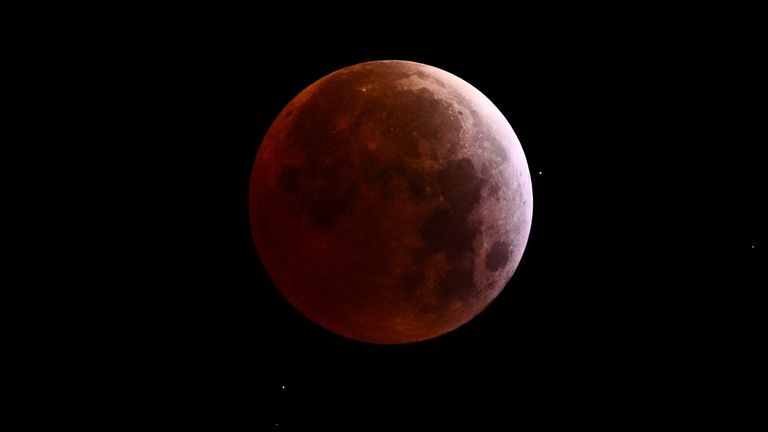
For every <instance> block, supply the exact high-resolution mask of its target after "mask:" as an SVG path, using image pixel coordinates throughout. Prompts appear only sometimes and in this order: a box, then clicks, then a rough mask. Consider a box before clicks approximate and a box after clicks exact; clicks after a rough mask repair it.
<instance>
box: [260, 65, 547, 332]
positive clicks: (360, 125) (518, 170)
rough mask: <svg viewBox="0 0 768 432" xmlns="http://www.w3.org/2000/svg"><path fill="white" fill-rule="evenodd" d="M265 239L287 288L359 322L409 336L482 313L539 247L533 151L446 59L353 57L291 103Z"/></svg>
mask: <svg viewBox="0 0 768 432" xmlns="http://www.w3.org/2000/svg"><path fill="white" fill-rule="evenodd" d="M249 211H250V222H251V229H252V232H253V240H254V242H255V245H256V250H257V251H258V254H259V257H260V258H261V260H262V263H263V264H264V268H265V269H266V271H267V273H268V274H269V276H270V277H271V278H272V281H273V282H274V283H275V285H276V286H277V288H278V290H279V291H280V292H281V293H282V294H283V295H284V296H285V298H286V299H287V300H288V302H290V303H291V304H292V305H293V306H294V307H295V308H296V309H298V310H299V311H300V312H301V313H302V314H303V315H304V316H306V317H307V318H309V319H310V320H312V321H314V322H315V323H317V324H319V325H320V326H322V327H324V328H326V329H328V330H330V331H332V332H334V333H337V334H339V335H342V336H344V337H347V338H350V339H354V340H358V341H364V342H371V343H377V344H399V343H409V342H416V341H421V340H426V339H430V338H434V337H436V336H440V335H442V334H445V333H447V332H450V331H451V330H454V329H456V328H457V327H459V326H461V325H463V324H465V323H466V322H468V321H470V320H471V319H472V318H473V317H475V316H476V315H477V314H478V313H480V312H481V311H482V310H483V309H484V308H485V307H486V306H488V304H490V303H491V301H493V299H494V298H496V296H498V294H499V293H500V292H501V291H502V290H503V289H504V287H505V286H506V285H507V283H508V282H509V280H510V278H511V277H512V274H513V273H514V272H515V269H516V268H517V266H518V264H519V262H520V259H521V257H522V255H523V250H524V249H525V246H526V243H527V241H528V234H529V232H530V227H531V218H532V214H533V195H532V190H531V177H530V172H529V170H528V164H527V162H526V159H525V154H524V153H523V149H522V147H521V146H520V142H519V141H518V139H517V136H516V135H515V133H514V131H513V130H512V127H511V126H510V125H509V123H508V122H507V120H506V119H505V118H504V115H502V113H501V112H500V111H499V110H498V109H497V108H496V107H495V106H494V105H493V103H491V101H490V100H488V98H486V97H485V96H484V95H483V94H482V93H480V92H479V91H478V90H477V89H475V88H474V87H472V86H471V85H470V84H468V83H467V82H465V81H463V80H462V79H460V78H458V77H456V76H455V75H452V74H450V73H448V72H445V71H443V70H441V69H438V68H435V67H432V66H428V65H424V64H420V63H414V62H407V61H374V62H368V63H361V64H357V65H354V66H350V67H346V68H344V69H340V70H338V71H336V72H333V73H331V74H330V75H327V76H325V77H323V78H321V79H320V80H318V81H316V82H315V83H314V84H312V85H310V86H309V87H307V88H306V89H305V90H303V91H302V92H301V93H299V94H298V95H297V96H296V97H295V98H294V99H293V100H291V101H290V102H289V103H288V105H287V106H286V107H285V108H284V109H283V110H282V112H280V114H279V115H278V116H277V118H276V119H275V121H274V122H273V123H272V126H271V127H270V128H269V131H268V132H267V134H266V136H265V137H264V140H263V142H262V143H261V146H260V147H259V150H258V152H257V154H256V160H255V162H254V165H253V171H252V175H251V182H250V188H249Z"/></svg>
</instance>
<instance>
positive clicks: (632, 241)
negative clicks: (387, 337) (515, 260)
mask: <svg viewBox="0 0 768 432" xmlns="http://www.w3.org/2000/svg"><path fill="white" fill-rule="evenodd" d="M525 5H526V6H517V5H516V6H514V7H509V8H495V9H494V8H487V9H486V8H480V7H477V8H469V10H468V9H467V6H466V5H461V6H460V7H455V8H451V7H448V6H447V5H443V6H441V8H440V9H438V10H435V11H433V12H431V13H429V14H416V13H415V12H414V11H412V9H413V7H414V6H413V5H410V4H400V5H392V6H386V7H385V6H383V5H382V6H380V7H379V8H376V9H373V8H371V9H370V10H365V8H363V10H360V11H355V10H353V9H340V10H338V11H334V10H330V9H327V8H316V9H313V10H307V9H304V8H301V7H298V6H296V7H292V6H287V7H284V8H281V9H279V10H278V9H267V8H254V9H253V10H244V9H243V10H241V9H229V10H222V9H216V10H208V9H198V10H184V11H183V12H182V11H163V12H160V11H157V10H151V11H141V10H134V9H130V8H115V9H112V10H87V11H86V10H82V11H79V12H75V13H72V12H73V11H71V10H70V11H69V12H70V13H67V14H63V13H59V12H57V11H54V10H49V11H47V12H45V13H39V14H36V15H27V16H25V17H24V18H27V19H24V20H22V19H21V16H17V15H14V14H5V15H4V16H3V17H2V18H0V19H1V20H2V28H3V29H4V35H5V36H4V39H5V42H6V43H7V46H8V49H7V50H6V62H4V63H5V67H4V69H8V70H10V71H11V72H12V78H10V79H6V80H5V82H4V83H3V84H2V86H0V88H2V89H3V93H4V94H5V97H4V98H3V99H4V102H0V107H2V110H3V111H2V116H3V118H4V121H3V123H6V122H7V124H8V125H9V126H10V128H9V129H6V130H9V131H10V133H9V134H8V135H7V136H8V137H9V138H8V140H7V141H6V144H10V146H7V145H6V146H4V147H5V148H6V149H8V150H5V151H10V158H9V159H5V160H6V161H7V160H10V162H11V166H10V168H11V170H10V172H15V171H17V170H18V174H15V175H13V176H12V179H11V181H9V182H8V183H7V184H8V185H9V186H10V191H9V193H8V194H7V195H6V196H7V197H8V201H7V202H9V203H10V205H9V206H8V207H7V208H6V209H5V211H6V214H7V215H8V223H7V228H8V231H7V234H6V237H7V239H8V240H9V241H8V242H5V243H6V244H7V245H9V246H10V247H9V254H8V256H9V257H8V258H6V265H7V266H8V269H9V271H8V272H7V274H8V276H9V277H8V281H7V283H5V284H4V285H5V287H4V289H3V291H4V296H7V297H8V300H7V301H3V302H2V310H3V318H4V319H5V321H6V324H5V325H4V332H5V336H4V344H3V353H4V357H6V358H8V359H10V364H11V366H9V367H7V368H6V369H5V370H4V371H3V374H2V377H3V382H4V384H3V388H4V389H7V390H6V392H7V394H8V396H9V401H10V402H9V403H8V404H7V405H6V408H8V409H9V410H10V414H11V416H12V417H13V418H17V419H21V420H22V421H23V422H24V424H25V425H27V427H29V428H30V430H31V428H33V427H36V428H38V429H37V430H41V429H42V428H43V426H42V425H50V426H51V427H53V426H54V425H55V426H56V427H57V429H59V428H60V427H61V426H62V425H64V424H73V425H76V426H78V427H94V428H96V429H100V430H114V431H123V430H125V431H136V430H147V431H151V430H169V429H175V428H179V429H180V428H185V429H187V430H214V429H215V430H233V431H240V430H356V431H368V430H397V431H405V430H433V428H435V429H436V428H449V427H450V428H451V430H452V429H453V428H454V427H456V426H457V425H468V426H470V428H471V429H470V430H541V429H548V428H550V427H558V428H559V430H610V431H621V430H658V429H659V428H666V427H671V428H674V429H676V430H709V429H712V430H720V428H719V427H718V426H717V425H719V424H721V423H722V424H726V425H728V429H729V430H760V429H759V427H758V426H757V425H758V422H759V421H760V418H761V416H762V415H764V413H765V412H766V410H768V396H766V392H765V387H764V386H763V385H762V384H761V380H763V379H764V378H765V377H766V367H765V364H766V362H767V361H768V358H766V356H765V354H764V351H765V350H764V348H765V347H764V345H765V339H766V337H767V336H768V335H767V334H766V329H767V327H766V322H765V321H766V318H765V317H764V316H765V310H766V306H768V304H767V303H768V295H766V293H765V286H766V284H765V278H764V269H765V264H764V263H765V261H764V252H763V251H762V248H764V235H765V219H766V215H765V212H764V210H760V208H761V207H763V204H764V203H763V201H764V192H763V190H762V189H761V188H759V187H758V185H759V183H760V182H761V181H763V178H762V177H763V175H762V170H763V160H762V153H763V150H762V147H763V144H764V142H765V138H764V133H763V130H762V128H760V127H758V126H761V123H763V122H764V100H765V99H764V98H763V97H762V96H761V91H762V90H763V87H764V79H765V78H764V77H765V68H764V67H763V66H760V63H761V60H764V59H761V57H762V56H763V52H764V49H765V45H764V43H763V42H762V39H761V36H762V34H761V33H762V31H763V29H762V28H761V26H762V24H761V22H762V21H763V19H762V18H761V17H763V15H761V11H759V10H757V9H746V8H744V9H741V8H739V7H737V6H734V5H731V6H727V7H726V6H725V5H724V4H723V5H721V6H716V7H713V8H711V9H707V10H705V9H704V8H701V7H698V6H695V5H694V3H692V2H689V3H686V4H685V5H681V6H680V7H678V8H677V9H675V10H672V9H669V7H668V6H664V5H659V6H653V5H649V4H648V3H646V2H634V3H623V4H618V3H611V4H610V5H609V6H606V7H603V6H598V5H597V3H591V2H578V3H574V4H573V5H571V6H561V5H556V4H554V3H544V2H528V3H525ZM763 18H764V17H763ZM377 59H402V60H412V61H418V62H423V63H427V64H431V65H433V66H436V67H439V68H441V69H445V70H447V71H449V72H451V73H454V74H456V75H458V76H460V77H461V78H463V79H465V80H466V81H468V82H469V83H471V84H472V85H474V86H475V87H477V88H478V89H479V90H480V91H482V92H483V93H484V94H485V95H486V96H488V97H489V98H490V99H491V100H492V101H493V102H494V103H495V104H496V106H497V107H498V108H499V109H500V110H501V111H502V112H503V113H504V115H505V116H506V117H507V119H508V120H509V122H510V124H511V125H512V127H513V128H514V129H515V131H516V133H517V135H518V137H519V138H520V141H521V143H522V145H523V148H524V150H525V152H526V156H527V158H528V162H529V166H530V169H531V172H532V175H533V182H534V183H533V188H534V189H533V190H534V220H533V227H532V232H531V236H530V239H529V243H528V247H527V249H526V252H525V255H524V257H523V260H522V262H521V264H520V266H519V268H518V270H517V273H516V274H515V276H514V277H513V279H512V281H511V282H510V284H509V285H508V286H507V288H506V289H505V290H504V291H503V292H502V294H501V295H500V296H499V297H498V298H497V299H496V300H495V301H494V302H493V303H492V304H491V305H490V306H489V307H488V308H487V309H486V310H485V311H484V312H483V313H482V314H480V315H479V316H478V317H477V318H476V319H475V320H473V321H471V322H470V323H468V324H467V325H465V326H463V327H461V328H459V329H458V330H456V331H454V332H452V333H449V334H447V335H445V336H442V337H439V338H437V339H433V340H430V341H426V342H422V343H417V344H412V345H404V346H377V345H368V344H363V343H358V342H354V341H350V340H346V339H344V338H341V337H339V336H336V335H334V334H331V333H329V332H327V331H325V330H323V329H322V328H320V327H318V326H316V325H314V324H313V323H311V322H309V321H308V320H306V319H304V318H303V317H302V316H301V315H300V314H299V313H298V312H297V311H296V310H294V309H293V308H292V307H291V306H290V305H289V304H288V303H287V302H286V301H285V300H284V299H283V298H282V297H281V295H280V294H279V292H278V291H277V290H276V288H275V286H274V285H273V284H272V283H271V281H270V280H269V278H268V276H267V275H266V273H265V271H264V269H263V268H262V267H261V264H260V263H259V260H258V257H257V255H256V251H255V250H254V247H253V243H252V241H251V237H250V227H249V222H248V215H247V185H248V180H249V176H250V169H251V164H252V163H253V158H254V156H255V154H256V151H257V150H258V147H259V143H260V141H261V139H262V137H263V136H264V134H265V133H266V131H267V128H268V127H269V125H270V123H271V122H272V120H273V119H274V118H275V116H276V115H277V114H278V113H279V111H280V110H281V109H282V107H283V106H284V105H285V104H286V103H287V102H288V101H289V100H290V99H291V98H292V97H293V96H295V95H296V94H297V93H298V92H299V91H301V90H302V89H303V88H305V87H306V86H307V85H309V84H311V83H312V82H313V81H315V80H316V79H318V78H320V77H322V76H324V75H326V74H328V73H330V72H332V71H334V70H336V69H339V68H341V67H344V66H348V65H351V64H354V63H358V62H362V61H368V60H377ZM4 129H5V128H4ZM539 172H541V174H539ZM283 386H284V387H283ZM19 430H22V429H19ZM42 430H44V429H42Z"/></svg>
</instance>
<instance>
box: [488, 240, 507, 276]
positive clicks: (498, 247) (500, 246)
mask: <svg viewBox="0 0 768 432" xmlns="http://www.w3.org/2000/svg"><path fill="white" fill-rule="evenodd" d="M508 262H509V244H508V243H507V242H504V241H497V242H495V243H494V244H493V246H491V250H490V251H489V252H488V255H486V256H485V268H486V269H488V270H489V271H492V272H495V271H499V270H501V269H503V268H504V267H505V266H506V265H507V263H508Z"/></svg>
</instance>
